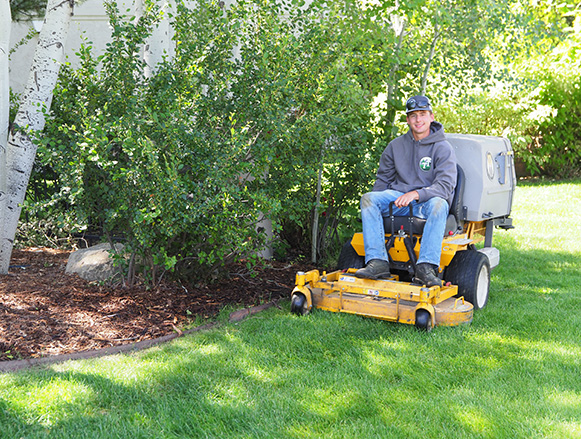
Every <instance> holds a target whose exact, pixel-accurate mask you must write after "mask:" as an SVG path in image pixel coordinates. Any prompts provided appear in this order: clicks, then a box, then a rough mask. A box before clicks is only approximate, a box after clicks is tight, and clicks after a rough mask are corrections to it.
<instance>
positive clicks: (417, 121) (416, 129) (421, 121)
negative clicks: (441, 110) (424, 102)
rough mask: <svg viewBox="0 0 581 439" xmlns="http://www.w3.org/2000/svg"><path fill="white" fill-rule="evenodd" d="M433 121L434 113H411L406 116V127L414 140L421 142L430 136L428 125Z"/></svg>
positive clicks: (423, 111)
mask: <svg viewBox="0 0 581 439" xmlns="http://www.w3.org/2000/svg"><path fill="white" fill-rule="evenodd" d="M433 121H434V113H432V112H431V111H425V110H420V111H413V112H411V113H408V115H407V122H408V126H409V127H410V130H411V131H412V134H413V135H414V138H415V139H416V140H421V139H423V138H424V137H427V136H428V135H429V134H430V124H431V123H432V122H433Z"/></svg>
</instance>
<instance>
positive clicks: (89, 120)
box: [38, 0, 376, 282]
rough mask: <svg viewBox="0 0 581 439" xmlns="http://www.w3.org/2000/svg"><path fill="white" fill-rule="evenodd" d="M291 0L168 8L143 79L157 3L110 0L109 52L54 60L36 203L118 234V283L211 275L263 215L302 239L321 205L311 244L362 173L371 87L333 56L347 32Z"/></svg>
mask: <svg viewBox="0 0 581 439" xmlns="http://www.w3.org/2000/svg"><path fill="white" fill-rule="evenodd" d="M299 3H301V2H297V1H290V2H288V3H285V4H278V3H272V2H267V1H264V2H252V5H253V7H251V5H250V4H249V3H248V2H246V1H243V0H241V1H238V2H237V4H236V5H234V6H232V7H231V8H230V9H228V10H225V9H223V7H222V6H221V3H219V2H214V1H209V0H208V1H200V2H197V4H196V6H195V7H191V8H188V7H186V6H185V5H183V4H181V3H178V5H177V8H176V10H175V13H174V15H173V17H172V23H173V26H174V29H175V36H174V40H175V43H176V53H175V56H174V57H173V58H172V59H171V60H166V61H165V62H163V63H161V64H160V65H158V66H157V67H156V72H155V74H153V75H151V76H148V75H147V74H146V69H145V65H144V63H143V61H142V60H141V58H140V57H139V53H140V50H141V48H142V47H143V45H144V44H145V42H146V40H147V38H148V35H150V34H151V31H152V29H153V27H154V26H155V25H156V21H157V20H158V19H159V9H158V7H157V5H156V3H155V2H154V1H152V2H147V5H146V6H147V7H146V8H145V12H144V14H143V16H142V17H140V19H139V20H129V19H126V18H124V17H122V16H121V15H120V14H119V11H118V10H117V9H116V8H115V7H114V6H113V5H111V4H107V11H108V13H109V17H110V22H111V26H112V29H113V38H112V41H111V43H110V44H109V46H108V48H107V50H106V52H105V53H104V54H103V55H102V56H99V57H95V56H94V55H93V53H92V48H91V46H90V44H88V43H86V44H84V45H83V46H82V47H81V49H80V51H79V53H78V54H77V55H78V57H79V61H80V67H79V68H77V69H72V68H71V67H69V66H65V67H64V68H63V70H62V73H61V80H60V83H59V85H58V87H57V90H56V92H55V96H54V100H53V106H52V110H51V116H50V120H49V121H48V123H47V127H46V129H45V132H44V133H43V137H42V145H41V146H40V147H39V152H38V158H39V164H40V165H41V166H43V167H45V168H47V169H50V170H51V171H52V172H54V179H53V180H52V183H53V185H52V190H53V193H52V196H50V197H48V196H45V197H44V199H43V200H39V203H41V204H42V203H43V204H42V205H43V206H48V205H52V206H60V209H62V212H63V214H61V219H62V221H61V222H60V224H61V225H62V226H63V227H65V228H69V230H71V231H72V232H74V231H77V232H78V231H83V230H85V231H91V232H93V231H94V232H95V233H97V234H102V235H104V236H105V237H106V238H107V239H108V240H110V241H113V240H115V239H122V240H123V241H124V243H125V244H126V252H127V255H126V256H127V257H125V256H124V255H121V257H120V262H122V263H124V264H125V265H126V275H127V280H128V282H133V281H134V279H135V274H136V273H139V272H141V273H142V275H143V276H144V278H145V279H146V280H148V281H151V282H155V281H156V280H158V279H159V277H160V276H161V274H162V273H163V272H165V271H167V270H170V271H175V270H177V271H178V272H179V274H180V275H181V276H187V277H189V278H190V279H192V280H195V279H198V280H203V279H207V278H208V277H210V276H212V275H213V273H214V272H215V271H216V270H217V269H219V268H220V267H221V266H222V265H223V264H224V263H226V262H228V261H230V260H233V259H234V258H244V257H252V255H255V254H256V252H257V251H258V250H259V249H260V248H261V247H263V246H264V245H265V239H266V238H267V236H266V234H265V233H264V232H263V229H262V228H261V227H259V223H260V222H261V221H262V220H263V219H268V220H271V221H272V222H273V225H274V229H275V232H276V234H277V236H280V237H287V238H288V237H289V236H291V235H292V234H293V233H294V236H298V237H299V238H300V239H298V240H297V241H295V242H293V241H292V240H289V241H290V242H289V244H290V245H291V247H295V248H302V249H303V250H309V248H310V237H311V230H310V225H311V224H312V219H313V214H314V212H318V214H321V218H322V220H321V221H320V233H319V236H321V237H322V238H319V243H318V244H319V251H320V253H323V252H324V251H325V249H326V247H328V246H329V244H328V243H329V242H332V241H333V239H335V240H338V239H339V238H338V237H337V234H338V231H337V228H338V223H339V222H340V221H339V220H340V218H342V217H343V216H345V215H348V216H350V215H351V214H350V213H349V209H350V206H353V205H354V204H356V202H357V200H358V198H359V196H360V194H361V192H362V191H364V190H366V189H367V188H368V186H369V182H370V181H372V179H373V168H374V167H375V166H376V160H373V161H372V162H370V161H369V160H367V159H366V158H367V155H368V153H369V152H370V150H373V148H375V146H374V145H373V143H372V137H371V136H370V135H369V133H368V130H367V126H368V125H369V120H370V108H371V105H370V102H371V98H372V93H371V90H370V89H369V87H368V86H367V85H366V84H365V83H364V82H362V81H361V80H360V79H361V77H363V76H365V75H362V74H361V69H360V66H359V62H356V63H354V65H351V64H349V63H348V62H346V61H345V52H346V51H349V50H351V48H352V46H351V45H352V42H351V41H349V40H345V39H344V38H342V37H341V36H340V35H338V34H336V33H335V32H334V30H335V24H336V23H330V22H327V21H325V20H322V19H321V18H322V17H323V15H322V14H321V9H318V7H312V8H310V9H305V8H303V9H301V8H298V7H294V6H297V5H299ZM288 6H293V7H290V8H288ZM319 170H321V171H322V179H323V190H322V194H321V200H322V203H321V205H320V206H319V210H318V211H317V210H315V205H316V199H315V194H316V188H317V180H318V175H319ZM293 230H294V231H295V232H293ZM287 245H288V244H287ZM284 247H285V246H284V245H281V246H278V248H279V249H280V248H284ZM305 247H306V248H305Z"/></svg>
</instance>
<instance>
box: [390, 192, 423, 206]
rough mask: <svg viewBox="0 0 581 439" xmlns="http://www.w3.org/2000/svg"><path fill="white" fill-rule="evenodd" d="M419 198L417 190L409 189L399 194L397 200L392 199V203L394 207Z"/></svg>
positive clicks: (405, 204)
mask: <svg viewBox="0 0 581 439" xmlns="http://www.w3.org/2000/svg"><path fill="white" fill-rule="evenodd" d="M419 199H420V194H418V191H411V192H408V193H405V194H403V195H402V196H400V197H399V198H398V199H397V200H395V201H394V204H395V206H396V207H405V206H407V205H408V204H410V203H411V202H412V201H413V200H416V201H418V200H419Z"/></svg>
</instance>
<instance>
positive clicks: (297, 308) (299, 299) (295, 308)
mask: <svg viewBox="0 0 581 439" xmlns="http://www.w3.org/2000/svg"><path fill="white" fill-rule="evenodd" d="M291 312H292V313H294V314H296V315H297V316H304V315H305V314H308V312H309V309H308V303H307V298H306V297H305V295H304V294H302V293H294V294H293V295H292V297H291Z"/></svg>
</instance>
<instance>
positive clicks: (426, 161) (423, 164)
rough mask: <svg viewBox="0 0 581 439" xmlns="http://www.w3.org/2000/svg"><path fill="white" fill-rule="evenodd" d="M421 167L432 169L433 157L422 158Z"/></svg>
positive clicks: (423, 169) (422, 168)
mask: <svg viewBox="0 0 581 439" xmlns="http://www.w3.org/2000/svg"><path fill="white" fill-rule="evenodd" d="M420 169H421V170H422V171H429V170H430V169H432V158H431V157H422V158H421V159H420Z"/></svg>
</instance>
